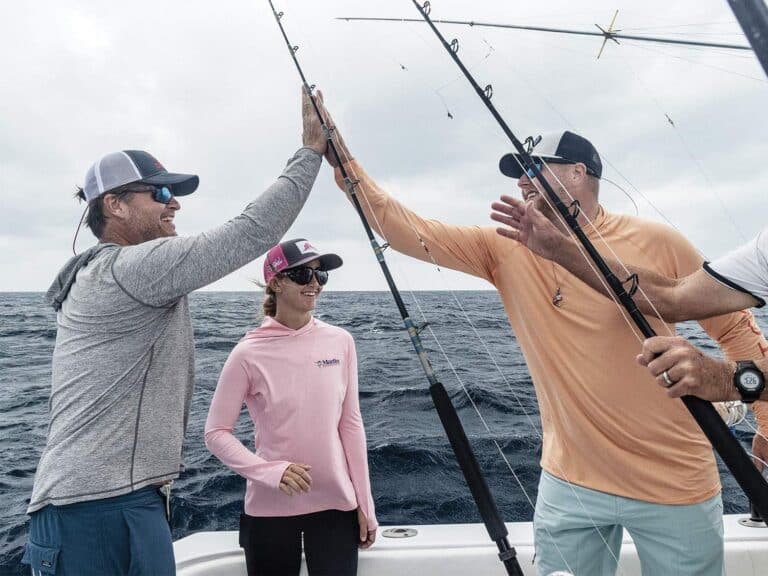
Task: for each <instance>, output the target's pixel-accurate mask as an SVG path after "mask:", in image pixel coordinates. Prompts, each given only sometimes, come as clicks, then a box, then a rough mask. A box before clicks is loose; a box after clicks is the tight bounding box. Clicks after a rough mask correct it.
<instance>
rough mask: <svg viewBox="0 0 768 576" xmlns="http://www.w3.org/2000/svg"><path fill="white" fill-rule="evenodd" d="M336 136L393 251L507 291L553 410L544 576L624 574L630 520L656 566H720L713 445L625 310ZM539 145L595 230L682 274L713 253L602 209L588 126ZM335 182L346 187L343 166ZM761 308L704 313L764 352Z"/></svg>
mask: <svg viewBox="0 0 768 576" xmlns="http://www.w3.org/2000/svg"><path fill="white" fill-rule="evenodd" d="M335 138H336V144H337V147H338V149H339V151H340V154H341V158H342V161H343V162H344V165H345V168H346V170H347V172H348V173H349V174H350V176H351V177H352V178H353V179H354V180H356V181H357V185H356V191H357V193H358V194H359V195H360V197H361V198H360V204H361V206H362V208H363V210H364V211H365V212H366V215H367V217H368V219H369V221H370V223H371V225H372V226H373V227H374V229H375V230H376V231H377V232H378V233H379V234H381V235H382V236H383V237H384V238H385V239H386V241H387V242H388V243H389V244H390V246H392V248H394V249H395V250H397V251H399V252H402V253H404V254H407V255H409V256H412V257H414V258H418V259H421V260H425V261H429V260H431V259H434V261H435V262H436V263H437V264H438V265H439V266H444V267H447V268H452V269H455V270H459V271H462V272H466V273H468V274H472V275H475V276H478V277H480V278H484V279H486V280H487V281H488V282H490V283H491V284H492V285H493V286H494V287H495V288H496V289H497V290H498V292H499V295H500V296H501V300H502V302H503V305H504V308H505V311H506V313H507V316H508V318H509V322H510V324H511V326H512V329H513V330H514V332H515V335H516V337H517V341H518V343H519V345H520V348H521V350H522V351H523V354H524V355H525V358H526V361H527V364H528V368H529V371H530V373H531V377H532V379H533V382H534V386H535V390H536V395H537V398H538V402H539V409H540V413H541V422H542V428H543V446H542V457H541V466H542V468H543V472H542V476H541V480H540V484H539V493H538V499H537V504H536V512H535V517H534V527H535V538H536V556H537V569H538V571H539V574H542V575H544V574H549V573H551V572H553V571H556V570H567V571H569V572H571V573H574V574H588V575H590V576H592V575H602V574H605V575H608V574H614V572H615V569H616V565H617V559H618V556H619V550H620V547H621V540H622V530H623V528H627V530H628V531H629V532H630V534H631V535H632V537H633V539H634V541H635V544H636V546H637V550H638V554H639V556H640V559H641V563H642V566H643V573H644V574H654V575H656V574H669V573H675V574H680V575H690V576H693V575H696V576H710V575H711V576H720V575H721V574H722V571H723V543H722V502H721V499H720V482H719V477H718V472H717V467H716V465H715V459H714V456H713V453H712V447H711V445H710V444H709V442H708V441H707V439H706V438H705V436H704V434H703V433H702V432H701V430H700V429H699V428H698V426H697V425H696V423H695V422H694V420H693V418H692V417H691V416H690V414H689V413H688V412H687V410H686V409H685V407H684V405H683V404H682V403H681V402H679V401H677V402H670V401H669V400H668V399H667V398H666V396H665V394H664V390H662V389H661V388H660V387H658V386H656V385H655V384H654V383H653V378H652V377H651V376H650V375H649V374H648V372H647V371H646V370H645V369H644V368H643V367H641V366H639V365H638V364H637V363H636V362H635V361H634V360H635V356H636V354H637V352H638V350H639V348H640V342H639V337H638V336H637V335H635V334H634V333H633V330H631V329H630V328H628V326H627V320H626V319H625V318H624V316H623V315H622V312H621V310H620V309H619V308H618V307H617V306H616V305H615V304H614V303H612V302H610V301H609V300H607V299H606V298H604V297H603V296H602V295H600V294H598V293H597V292H595V291H594V290H592V289H591V288H590V287H589V286H587V285H586V284H584V283H583V282H581V281H580V280H578V279H577V278H576V277H574V276H572V275H571V274H569V273H568V271H567V270H565V269H564V268H562V267H560V266H558V265H556V264H554V263H552V262H550V261H548V260H546V259H543V258H540V257H539V256H537V255H535V254H534V253H532V252H531V251H530V250H528V249H527V248H526V247H525V246H523V245H521V244H519V243H517V242H510V241H509V240H508V239H506V238H503V237H502V236H500V235H499V234H497V233H496V231H495V229H494V228H493V227H490V226H488V227H480V226H452V225H448V224H445V223H442V222H439V221H436V220H426V219H424V218H422V217H420V216H419V215H417V214H415V213H414V212H412V211H410V210H408V209H407V208H406V207H405V206H404V205H403V204H401V203H400V202H398V201H397V200H395V199H394V198H392V197H391V196H390V195H388V194H387V193H386V192H385V191H384V190H382V189H381V188H380V187H379V186H378V185H377V184H376V182H375V181H374V180H373V179H372V178H371V177H370V176H368V174H366V173H365V171H364V170H363V168H362V166H361V165H360V163H359V162H357V161H356V160H354V159H353V158H352V156H351V154H350V153H349V151H348V149H347V148H346V146H345V144H344V142H343V140H342V139H341V138H340V135H339V133H338V130H335ZM533 155H534V158H537V157H538V158H539V160H540V158H541V157H544V158H546V160H547V164H548V167H547V169H546V172H547V175H546V177H547V179H548V180H549V181H550V183H551V184H552V185H553V187H555V190H556V191H557V192H558V193H559V194H560V195H561V196H562V197H564V198H565V197H566V196H567V194H566V192H565V189H567V190H568V191H569V192H570V194H571V195H573V197H574V198H576V199H577V200H578V201H579V202H580V206H581V216H579V218H580V219H581V220H582V223H584V224H585V223H586V218H587V217H588V218H589V220H590V221H591V222H592V223H593V224H594V229H593V228H590V229H589V230H588V231H587V235H588V236H590V237H591V238H595V237H596V236H597V235H598V233H599V234H600V235H601V236H602V238H604V239H605V240H606V241H607V242H608V243H609V244H610V245H611V247H612V249H613V250H614V251H615V253H616V254H617V255H618V256H619V257H620V258H621V259H622V260H629V261H633V262H638V263H640V264H642V265H643V266H646V267H648V268H650V269H654V270H657V271H659V272H660V273H664V274H666V275H668V276H675V277H681V276H685V275H687V274H690V273H691V272H692V271H694V270H696V269H697V268H698V267H699V266H700V265H701V260H700V258H699V256H698V254H697V253H696V251H695V250H694V248H693V247H692V246H691V245H690V244H689V243H688V242H687V241H686V240H685V239H684V238H683V237H682V236H681V235H679V234H678V233H676V232H675V231H674V230H672V229H670V228H668V227H666V226H662V225H659V224H656V223H653V222H648V221H644V220H641V219H639V218H634V217H630V216H624V215H613V214H609V213H607V212H606V211H605V210H604V209H603V208H602V206H600V204H599V201H598V194H599V184H600V176H601V173H602V166H601V164H600V157H599V155H598V153H597V151H596V150H595V148H594V147H593V146H592V144H591V143H589V141H587V140H586V139H585V138H582V137H581V136H578V135H576V134H573V133H572V132H562V133H559V134H556V135H550V136H548V137H545V138H544V139H542V141H541V142H540V143H539V144H538V146H537V148H536V149H535V150H534V152H533ZM327 157H328V159H329V161H330V162H331V164H332V165H333V164H335V158H332V157H329V156H327ZM501 168H502V171H503V172H504V173H505V174H507V175H508V176H511V177H513V178H519V181H518V185H519V187H520V189H521V191H522V193H523V197H524V198H525V199H532V198H534V197H536V195H537V191H536V187H535V186H534V185H533V184H532V183H531V181H530V178H529V177H528V176H527V175H526V174H525V173H523V171H522V170H521V169H519V166H517V163H516V162H515V161H514V156H509V155H508V156H505V158H504V159H502V164H501ZM336 180H337V183H338V184H339V186H340V187H341V188H342V189H345V186H344V183H343V180H342V177H341V174H340V171H339V169H338V167H337V168H336ZM570 201H571V200H570V198H568V199H567V203H570ZM425 247H426V250H425ZM751 320H752V317H751V315H750V314H749V313H738V314H729V315H725V316H719V317H716V318H711V319H708V320H704V321H702V322H701V325H702V327H703V328H704V329H705V330H706V331H707V332H708V333H709V334H710V336H712V337H713V338H714V339H715V340H717V341H718V343H719V344H720V346H721V348H722V349H723V351H724V352H725V353H726V354H727V355H728V356H729V357H731V358H734V359H750V358H755V357H757V356H758V355H759V354H760V352H759V350H760V346H761V345H762V346H765V345H766V342H765V340H764V338H763V337H762V334H760V333H759V331H757V333H755V332H754V331H753V330H752V324H751ZM650 323H651V325H652V326H653V327H654V329H655V330H656V331H657V332H659V333H665V332H668V331H674V325H665V324H664V323H663V322H662V321H660V320H658V319H650Z"/></svg>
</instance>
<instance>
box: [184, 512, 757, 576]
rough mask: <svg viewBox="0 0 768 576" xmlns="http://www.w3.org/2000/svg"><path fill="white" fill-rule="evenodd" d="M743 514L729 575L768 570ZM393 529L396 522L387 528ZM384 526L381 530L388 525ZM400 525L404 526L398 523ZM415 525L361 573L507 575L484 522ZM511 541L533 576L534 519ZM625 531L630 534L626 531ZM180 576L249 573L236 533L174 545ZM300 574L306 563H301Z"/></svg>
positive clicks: (626, 573)
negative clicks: (407, 535)
mask: <svg viewBox="0 0 768 576" xmlns="http://www.w3.org/2000/svg"><path fill="white" fill-rule="evenodd" d="M742 518H744V515H726V516H724V517H723V521H724V525H725V552H726V573H727V575H728V576H766V575H767V574H768V528H748V527H745V526H741V525H740V524H739V523H738V520H739V519H742ZM384 528H392V526H388V527H384ZM384 528H382V530H383V529H384ZM398 528H400V526H398ZM402 528H414V529H416V530H417V531H418V535H417V536H415V537H413V538H384V537H382V536H381V530H380V532H379V537H378V539H377V541H376V544H375V545H374V546H373V548H371V549H370V550H366V551H361V553H360V561H359V570H358V574H360V576H383V575H397V576H425V575H431V574H440V575H441V576H452V575H455V576H466V575H468V574H473V575H474V574H499V575H502V574H505V571H504V568H503V566H502V565H501V562H500V561H499V560H498V558H497V557H496V552H497V551H496V546H495V545H494V544H493V543H492V542H491V541H490V540H489V539H488V534H487V532H486V531H485V527H484V526H483V525H482V524H441V525H424V526H403V527H402ZM507 528H508V530H509V542H510V544H511V545H512V546H514V547H515V549H516V550H517V555H518V562H519V563H520V566H521V567H522V569H523V572H524V573H525V574H526V576H529V575H530V576H535V574H536V571H535V569H534V566H533V528H532V525H531V523H530V522H516V523H509V524H507ZM625 534H626V533H625ZM174 549H175V552H176V566H177V570H178V576H225V575H227V576H230V575H231V576H235V575H242V576H245V574H246V572H245V560H244V557H243V553H242V551H241V550H240V548H239V547H238V543H237V532H198V533H197V534H193V535H191V536H187V537H186V538H182V539H181V540H179V541H178V542H176V543H175V544H174ZM620 567H621V568H620V570H619V571H618V572H617V574H618V575H620V576H640V562H639V560H638V558H637V552H636V551H635V547H634V544H633V543H632V539H631V538H629V537H628V536H626V535H625V537H624V544H623V546H622V550H621V559H620ZM302 574H306V567H305V566H302Z"/></svg>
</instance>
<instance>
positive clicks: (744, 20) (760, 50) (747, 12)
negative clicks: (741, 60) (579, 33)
mask: <svg viewBox="0 0 768 576" xmlns="http://www.w3.org/2000/svg"><path fill="white" fill-rule="evenodd" d="M728 4H729V5H730V6H731V10H733V13H734V15H735V16H736V20H738V21H739V25H740V26H741V28H742V30H744V34H745V35H746V37H747V40H749V43H750V44H751V45H752V49H753V50H754V51H755V55H756V56H757V59H758V60H759V61H760V64H761V65H762V66H763V70H764V71H765V73H766V74H768V6H766V4H765V2H764V0H728ZM764 518H765V516H764Z"/></svg>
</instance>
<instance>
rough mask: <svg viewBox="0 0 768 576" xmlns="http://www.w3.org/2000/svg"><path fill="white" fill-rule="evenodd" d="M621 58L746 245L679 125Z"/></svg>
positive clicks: (623, 59) (622, 57)
mask: <svg viewBox="0 0 768 576" xmlns="http://www.w3.org/2000/svg"><path fill="white" fill-rule="evenodd" d="M619 58H621V61H622V62H623V63H624V65H625V66H626V67H627V69H628V70H629V71H630V72H631V73H632V75H633V76H634V77H635V79H636V81H637V82H638V84H640V86H641V87H642V88H643V90H645V92H646V93H647V95H648V97H649V98H650V100H651V102H653V103H654V105H655V106H656V107H657V108H658V110H659V111H660V112H661V113H662V114H664V116H665V117H666V118H667V120H668V122H667V124H669V125H670V126H671V127H672V129H673V131H674V133H675V135H676V136H677V138H678V140H679V141H680V144H681V145H682V147H683V150H685V152H686V154H687V155H688V158H690V160H691V162H693V164H694V165H695V166H696V168H697V170H698V171H699V173H700V174H701V176H702V177H703V178H704V183H705V184H706V188H707V189H708V190H709V191H710V193H711V194H712V195H713V196H714V197H715V199H716V200H717V201H718V202H719V204H720V208H721V210H722V212H723V213H724V214H725V215H726V217H727V218H728V221H729V222H730V224H731V226H732V227H733V229H734V230H735V231H736V234H737V236H738V237H739V238H740V239H741V243H744V242H746V241H747V238H746V236H744V232H743V230H742V228H741V227H739V226H738V225H737V224H736V220H735V219H734V217H733V214H731V211H730V210H729V209H728V206H727V205H726V204H725V201H724V200H723V198H722V197H721V196H720V194H718V193H717V191H716V190H715V187H714V185H713V184H712V181H711V180H710V179H709V176H708V175H707V173H706V172H705V171H704V167H703V166H702V165H701V162H699V159H698V157H696V155H695V154H694V153H693V151H692V150H691V148H690V146H688V142H686V140H685V138H683V135H682V133H681V131H680V130H679V129H678V128H677V125H676V124H675V123H674V122H673V121H672V119H671V117H670V116H669V114H668V113H667V111H666V110H664V108H663V107H662V106H661V103H660V102H659V101H658V100H657V98H656V97H655V96H654V94H653V93H652V92H651V90H650V88H648V86H647V85H646V84H645V82H644V81H643V79H642V77H641V76H640V74H639V73H638V72H637V71H636V70H635V68H634V67H633V66H632V64H631V63H630V62H629V60H627V59H626V58H625V57H624V55H623V54H620V55H619Z"/></svg>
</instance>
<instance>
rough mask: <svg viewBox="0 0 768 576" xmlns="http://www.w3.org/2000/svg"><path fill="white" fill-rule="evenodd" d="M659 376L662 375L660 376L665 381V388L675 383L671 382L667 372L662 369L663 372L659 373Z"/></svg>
mask: <svg viewBox="0 0 768 576" xmlns="http://www.w3.org/2000/svg"><path fill="white" fill-rule="evenodd" d="M661 376H662V378H664V382H666V383H667V388H669V387H670V386H674V385H675V383H674V382H672V379H671V378H670V377H669V374H668V373H667V371H666V370H664V372H662V373H661Z"/></svg>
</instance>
